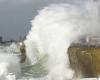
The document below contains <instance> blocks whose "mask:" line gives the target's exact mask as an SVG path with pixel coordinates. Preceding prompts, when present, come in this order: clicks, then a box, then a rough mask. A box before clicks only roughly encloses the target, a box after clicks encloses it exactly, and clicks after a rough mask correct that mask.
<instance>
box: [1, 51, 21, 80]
mask: <svg viewBox="0 0 100 80" xmlns="http://www.w3.org/2000/svg"><path fill="white" fill-rule="evenodd" d="M10 73H12V74H13V75H15V76H16V77H18V76H20V74H21V70H20V63H19V58H18V57H16V55H14V54H9V53H8V54H5V53H0V80H11V79H8V78H7V76H8V75H9V74H10ZM15 79H16V78H15Z"/></svg>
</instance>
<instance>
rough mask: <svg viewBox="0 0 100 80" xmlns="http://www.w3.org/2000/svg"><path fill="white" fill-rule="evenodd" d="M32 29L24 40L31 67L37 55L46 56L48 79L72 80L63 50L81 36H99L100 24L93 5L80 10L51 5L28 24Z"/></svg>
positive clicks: (64, 5) (96, 10)
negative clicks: (30, 24)
mask: <svg viewBox="0 0 100 80" xmlns="http://www.w3.org/2000/svg"><path fill="white" fill-rule="evenodd" d="M31 22H32V28H31V30H30V32H29V34H28V36H27V39H26V41H25V44H26V51H27V56H28V58H29V60H30V61H31V63H32V64H34V63H36V62H37V61H38V58H39V56H41V57H42V56H44V55H47V56H48V63H47V64H48V66H47V67H48V71H49V72H48V79H47V80H65V79H68V80H69V79H72V78H73V76H74V74H75V73H74V70H72V69H71V68H70V65H69V58H68V54H67V49H68V47H69V46H70V44H71V43H72V42H76V41H78V40H79V38H80V37H82V36H89V35H99V34H100V32H99V30H100V24H99V18H98V8H97V5H96V3H94V2H89V3H88V4H86V5H84V6H83V7H82V8H79V7H78V6H75V5H70V4H53V5H49V6H48V7H45V8H44V9H43V10H40V11H39V14H38V15H37V16H36V17H35V18H34V19H33V20H32V21H31Z"/></svg>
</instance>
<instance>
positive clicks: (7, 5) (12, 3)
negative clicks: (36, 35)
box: [0, 0, 85, 40]
mask: <svg viewBox="0 0 100 80" xmlns="http://www.w3.org/2000/svg"><path fill="white" fill-rule="evenodd" d="M83 1H85V0H0V35H1V36H3V37H4V40H11V39H17V40H18V39H19V37H23V36H26V35H27V34H28V31H29V30H30V28H31V25H30V20H32V19H33V17H34V16H35V15H37V10H40V9H42V8H43V7H44V6H47V5H48V4H51V3H65V2H67V3H74V4H82V3H83Z"/></svg>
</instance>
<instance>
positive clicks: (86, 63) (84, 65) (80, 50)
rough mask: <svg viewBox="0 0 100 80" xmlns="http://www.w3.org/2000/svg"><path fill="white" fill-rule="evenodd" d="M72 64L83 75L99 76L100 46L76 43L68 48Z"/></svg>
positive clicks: (88, 76)
mask: <svg viewBox="0 0 100 80" xmlns="http://www.w3.org/2000/svg"><path fill="white" fill-rule="evenodd" d="M68 53H69V59H70V65H71V67H72V69H74V70H75V72H76V73H77V74H76V76H78V75H80V74H82V75H83V77H87V78H90V77H97V76H99V75H100V46H96V45H88V44H87V45H81V44H74V45H71V46H70V47H69V50H68Z"/></svg>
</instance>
